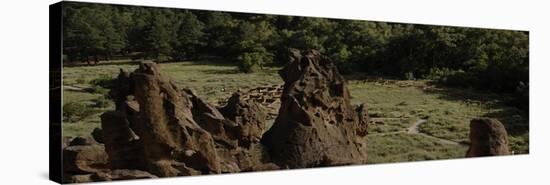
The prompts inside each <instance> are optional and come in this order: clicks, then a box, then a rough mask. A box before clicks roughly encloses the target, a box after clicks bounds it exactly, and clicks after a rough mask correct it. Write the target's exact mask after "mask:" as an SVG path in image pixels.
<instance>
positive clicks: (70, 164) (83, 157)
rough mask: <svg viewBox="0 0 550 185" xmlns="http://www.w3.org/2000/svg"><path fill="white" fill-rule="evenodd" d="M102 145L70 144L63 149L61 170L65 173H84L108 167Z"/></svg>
mask: <svg viewBox="0 0 550 185" xmlns="http://www.w3.org/2000/svg"><path fill="white" fill-rule="evenodd" d="M108 163H109V161H108V156H107V153H105V149H104V146H103V145H101V144H93V145H72V146H68V147H65V148H64V149H63V170H64V172H65V173H66V174H86V173H94V172H98V171H104V170H106V169H108V168H109V167H108Z"/></svg>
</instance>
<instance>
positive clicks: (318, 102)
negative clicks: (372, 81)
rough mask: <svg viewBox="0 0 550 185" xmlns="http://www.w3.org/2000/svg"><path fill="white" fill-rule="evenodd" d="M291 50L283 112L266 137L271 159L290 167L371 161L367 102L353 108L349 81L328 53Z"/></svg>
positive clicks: (286, 69) (283, 75) (282, 74)
mask: <svg viewBox="0 0 550 185" xmlns="http://www.w3.org/2000/svg"><path fill="white" fill-rule="evenodd" d="M290 53H291V57H290V62H289V63H288V64H287V66H286V67H285V68H283V69H282V70H281V71H280V72H279V74H280V76H281V77H282V78H283V80H284V82H285V84H284V90H283V94H282V96H281V108H280V110H279V116H278V117H277V119H276V120H275V123H274V124H273V126H272V127H271V128H270V130H268V131H267V133H266V134H265V135H264V137H263V138H262V142H263V143H265V145H266V146H267V147H268V148H269V153H270V154H271V157H272V160H273V161H274V162H275V163H276V164H278V165H279V166H286V167H290V168H304V167H315V166H333V165H346V164H363V163H366V161H367V152H366V143H365V139H364V138H363V136H365V135H366V127H367V123H368V116H366V112H367V110H366V108H367V107H366V106H361V107H360V108H358V110H355V109H354V108H353V107H352V105H351V103H350V94H349V91H348V89H347V88H346V82H345V80H344V78H343V77H342V76H341V75H340V74H339V72H338V70H337V68H336V66H335V65H334V64H333V63H331V62H330V61H329V59H328V58H327V57H325V56H323V55H321V54H320V53H319V52H318V51H315V50H309V51H306V52H300V51H298V50H291V51H290ZM358 111H359V113H361V114H359V113H358Z"/></svg>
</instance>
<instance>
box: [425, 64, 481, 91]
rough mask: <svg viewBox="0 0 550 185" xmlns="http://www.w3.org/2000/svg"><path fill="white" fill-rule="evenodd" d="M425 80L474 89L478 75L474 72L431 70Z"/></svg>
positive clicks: (443, 69)
mask: <svg viewBox="0 0 550 185" xmlns="http://www.w3.org/2000/svg"><path fill="white" fill-rule="evenodd" d="M425 78H427V79H431V80H435V81H437V82H439V83H441V84H445V85H449V86H455V87H473V86H474V85H475V84H476V81H477V80H476V79H477V77H476V75H475V74H474V73H472V72H465V71H463V70H451V69H449V68H441V69H440V68H431V69H430V72H429V73H428V75H426V77H425Z"/></svg>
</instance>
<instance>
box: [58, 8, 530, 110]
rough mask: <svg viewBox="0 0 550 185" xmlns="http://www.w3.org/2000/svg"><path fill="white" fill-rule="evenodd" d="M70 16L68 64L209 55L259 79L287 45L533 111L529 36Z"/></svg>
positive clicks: (218, 15)
mask: <svg viewBox="0 0 550 185" xmlns="http://www.w3.org/2000/svg"><path fill="white" fill-rule="evenodd" d="M63 10H64V14H63V25H64V28H63V32H64V33H63V34H64V38H63V50H64V51H63V53H64V61H65V62H88V63H97V62H98V61H99V60H112V59H116V58H125V59H151V60H155V61H159V62H162V61H183V60H197V59H199V58H201V57H205V56H208V57H220V58H224V59H226V61H227V62H232V63H234V64H235V65H236V66H238V68H239V69H240V70H241V71H242V72H246V73H251V72H255V71H258V70H262V66H266V65H283V64H284V62H286V61H287V58H288V57H287V56H286V55H287V51H288V49H289V48H297V49H318V50H320V51H321V52H322V53H323V54H324V55H327V56H329V57H330V58H331V59H332V61H333V62H335V63H336V64H337V65H338V66H339V69H340V71H341V72H342V73H345V74H348V73H354V72H365V73H367V74H370V75H380V76H391V77H396V78H403V79H431V80H434V81H436V82H440V83H442V84H446V85H451V86H457V87H464V88H476V89H481V90H488V91H492V92H498V93H509V94H512V95H514V97H515V99H514V101H516V103H515V104H516V105H517V106H518V107H521V108H524V109H528V93H529V92H528V89H529V33H528V32H524V31H510V30H494V29H478V28H464V27H446V26H430V25H413V24H401V23H383V22H371V21H359V20H341V19H327V18H313V17H297V16H281V15H258V14H246V13H228V12H219V11H202V10H182V9H168V8H150V7H137V6H116V5H98V4H86V3H65V4H64V9H63Z"/></svg>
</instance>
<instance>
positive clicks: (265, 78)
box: [63, 60, 529, 163]
mask: <svg viewBox="0 0 550 185" xmlns="http://www.w3.org/2000/svg"><path fill="white" fill-rule="evenodd" d="M220 63H221V62H216V61H214V60H211V61H197V62H192V61H185V62H177V63H164V64H161V65H160V66H161V70H162V71H163V72H165V73H166V74H167V75H169V76H171V77H172V78H173V80H174V81H175V82H176V84H177V85H178V86H179V87H187V88H191V89H193V90H195V91H196V92H197V94H198V95H199V96H201V97H202V98H204V99H206V100H207V101H209V102H210V103H213V104H217V102H218V100H220V99H225V98H227V97H229V96H230V95H231V94H232V93H233V92H235V91H237V90H238V89H248V88H254V87H257V86H266V85H273V84H282V80H281V79H280V77H279V76H278V74H277V70H279V68H270V67H266V68H264V69H263V70H262V71H261V72H257V73H252V74H245V73H241V72H239V71H238V70H237V68H236V67H235V66H232V65H228V64H220ZM136 67H137V64H135V63H131V62H120V63H103V64H100V65H96V66H75V67H64V68H63V85H64V90H63V98H64V99H63V104H64V124H63V134H64V136H65V137H75V136H87V135H89V134H90V132H91V131H92V130H93V129H94V128H96V127H100V118H99V115H101V113H102V112H104V111H106V110H113V109H114V105H113V103H112V102H111V101H110V100H108V98H107V97H106V94H107V92H108V90H107V89H105V88H103V87H101V86H99V85H97V84H98V82H101V81H102V80H105V79H110V78H114V77H116V75H118V72H119V69H120V68H123V69H126V70H129V71H132V70H134V69H135V68H136ZM346 78H347V79H348V80H349V82H348V88H349V90H350V92H351V95H352V103H353V104H360V103H363V102H366V103H368V106H369V115H370V116H371V118H372V121H371V124H370V125H369V136H367V140H368V148H369V154H368V155H369V163H387V162H403V161H419V160H433V159H450V158H462V157H463V156H464V154H465V152H466V150H467V147H466V146H465V145H464V144H467V143H468V132H469V121H470V119H472V118H475V117H493V118H497V119H499V120H500V121H501V122H503V124H504V125H505V126H506V128H507V130H508V133H509V135H510V137H509V138H510V143H511V145H510V146H511V150H512V151H513V152H514V153H515V154H525V153H528V152H529V125H528V115H527V113H526V112H524V111H520V110H518V109H516V108H514V107H510V106H507V105H506V104H505V100H506V96H502V95H496V94H491V93H488V92H477V91H474V90H472V89H454V88H446V87H437V86H435V85H432V84H431V83H430V81H399V80H388V79H383V78H372V77H367V76H366V75H365V74H357V73H356V74H353V75H348V76H346ZM419 120H425V121H426V122H425V123H424V124H421V125H420V126H419V127H418V131H419V132H420V133H421V134H414V133H412V134H410V133H407V129H408V128H409V127H411V126H412V125H413V124H414V123H415V122H417V121H419ZM423 134H425V135H429V136H433V137H426V136H424V135H423ZM437 138H441V139H444V140H450V141H453V142H456V144H449V143H445V142H441V141H440V139H437Z"/></svg>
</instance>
